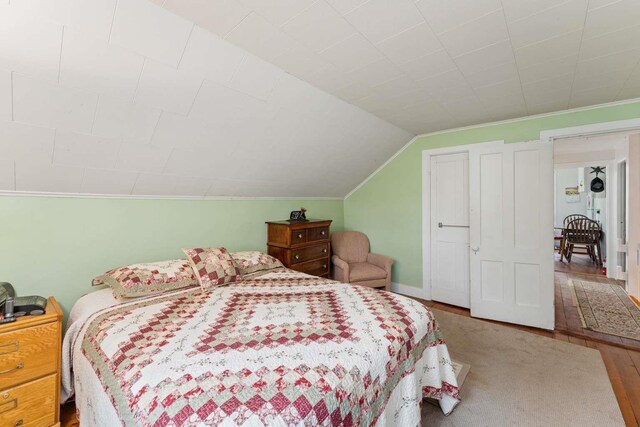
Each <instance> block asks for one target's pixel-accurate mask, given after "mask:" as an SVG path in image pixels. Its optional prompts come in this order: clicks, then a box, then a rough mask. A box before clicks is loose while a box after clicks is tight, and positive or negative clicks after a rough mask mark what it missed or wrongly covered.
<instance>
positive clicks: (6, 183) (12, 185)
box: [0, 158, 16, 191]
mask: <svg viewBox="0 0 640 427" xmlns="http://www.w3.org/2000/svg"><path fill="white" fill-rule="evenodd" d="M15 177H16V172H15V162H14V161H13V160H11V159H7V158H0V190H5V191H14V190H15V189H16V180H15Z"/></svg>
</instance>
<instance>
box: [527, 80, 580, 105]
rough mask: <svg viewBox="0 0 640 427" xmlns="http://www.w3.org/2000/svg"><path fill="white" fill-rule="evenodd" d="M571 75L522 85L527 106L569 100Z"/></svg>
mask: <svg viewBox="0 0 640 427" xmlns="http://www.w3.org/2000/svg"><path fill="white" fill-rule="evenodd" d="M572 83H573V74H565V75H563V76H558V77H553V78H550V79H546V80H540V81H537V82H533V83H528V84H525V85H522V90H523V91H524V96H525V99H526V100H527V105H539V104H547V103H550V102H555V101H559V100H565V99H569V94H570V93H571V85H572Z"/></svg>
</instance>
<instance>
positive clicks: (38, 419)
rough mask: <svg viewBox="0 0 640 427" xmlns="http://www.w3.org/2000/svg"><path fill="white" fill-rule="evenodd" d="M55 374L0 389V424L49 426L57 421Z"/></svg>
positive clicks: (28, 426)
mask: <svg viewBox="0 0 640 427" xmlns="http://www.w3.org/2000/svg"><path fill="white" fill-rule="evenodd" d="M56 375H57V374H52V375H49V376H47V377H44V378H40V379H39V380H35V381H31V382H29V383H26V384H23V385H20V386H17V387H12V388H9V389H6V390H2V391H0V425H1V426H22V427H41V426H42V427H49V426H52V425H54V424H55V423H57V420H56V405H57V404H59V403H58V402H56V396H57V394H56V384H57V378H56Z"/></svg>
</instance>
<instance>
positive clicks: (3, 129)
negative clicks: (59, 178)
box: [0, 122, 54, 162]
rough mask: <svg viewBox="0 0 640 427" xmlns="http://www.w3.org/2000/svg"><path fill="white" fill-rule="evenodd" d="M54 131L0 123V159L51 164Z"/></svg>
mask: <svg viewBox="0 0 640 427" xmlns="http://www.w3.org/2000/svg"><path fill="white" fill-rule="evenodd" d="M53 138H54V130H53V129H46V128H40V127H36V126H29V125H23V124H20V123H15V122H0V158H3V159H11V160H40V161H46V162H51V158H52V157H53Z"/></svg>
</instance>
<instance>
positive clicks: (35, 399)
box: [0, 297, 62, 427]
mask: <svg viewBox="0 0 640 427" xmlns="http://www.w3.org/2000/svg"><path fill="white" fill-rule="evenodd" d="M61 344H62V309H60V306H59V305H58V303H57V302H56V300H55V298H53V297H49V300H48V301H47V309H46V313H45V314H43V315H42V316H25V317H21V318H19V319H18V320H16V321H15V322H13V323H7V324H4V325H0V426H9V427H13V426H24V427H27V426H28V427H41V426H42V427H50V426H59V425H60V357H61V355H62V349H61Z"/></svg>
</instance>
